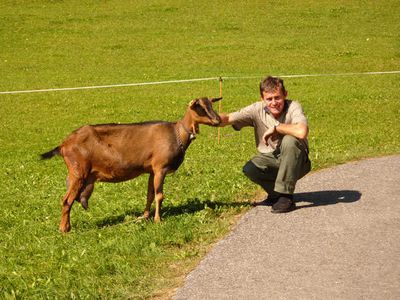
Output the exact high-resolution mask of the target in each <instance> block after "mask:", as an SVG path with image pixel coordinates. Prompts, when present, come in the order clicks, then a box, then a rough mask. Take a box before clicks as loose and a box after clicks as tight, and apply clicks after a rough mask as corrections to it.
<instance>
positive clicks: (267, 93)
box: [260, 76, 287, 118]
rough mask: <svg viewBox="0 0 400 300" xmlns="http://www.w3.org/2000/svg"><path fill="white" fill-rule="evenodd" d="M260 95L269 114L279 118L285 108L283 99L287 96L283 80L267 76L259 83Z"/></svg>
mask: <svg viewBox="0 0 400 300" xmlns="http://www.w3.org/2000/svg"><path fill="white" fill-rule="evenodd" d="M260 95H261V99H262V101H263V102H264V103H265V105H266V107H267V108H268V110H269V111H270V113H271V114H272V115H273V116H274V117H275V118H279V116H280V115H281V114H282V112H283V109H284V107H285V99H286V96H287V91H286V89H285V86H284V85H283V80H282V79H280V78H277V77H272V76H268V77H267V78H265V79H264V80H263V81H261V82H260Z"/></svg>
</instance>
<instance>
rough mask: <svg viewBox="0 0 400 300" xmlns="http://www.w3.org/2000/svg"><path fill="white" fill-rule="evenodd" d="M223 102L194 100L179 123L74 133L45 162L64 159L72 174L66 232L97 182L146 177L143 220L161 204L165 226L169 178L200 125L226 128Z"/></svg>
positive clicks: (66, 198) (65, 212) (157, 216)
mask: <svg viewBox="0 0 400 300" xmlns="http://www.w3.org/2000/svg"><path fill="white" fill-rule="evenodd" d="M220 99H221V98H216V99H208V98H199V99H195V100H192V101H191V102H190V104H189V106H188V109H187V111H186V113H185V115H184V117H183V119H182V120H179V121H177V122H174V123H172V122H163V121H153V122H143V123H133V124H103V125H87V126H83V127H81V128H79V129H77V130H75V131H74V132H72V133H71V134H70V135H69V136H68V137H67V138H66V139H65V140H64V142H63V143H62V144H61V145H60V146H58V147H56V148H54V149H53V150H51V151H49V152H46V153H43V154H42V155H41V157H42V159H49V158H51V157H53V156H55V155H61V156H62V157H63V158H64V161H65V164H66V165H67V169H68V177H67V192H66V194H65V195H64V197H63V200H62V213H61V223H60V230H61V231H62V232H68V231H70V230H71V223H70V211H71V207H72V204H73V203H74V201H75V200H77V201H78V202H81V204H82V206H83V207H84V208H85V209H87V207H88V200H89V197H90V195H91V194H92V192H93V187H94V183H95V182H96V181H103V182H121V181H126V180H129V179H133V178H135V177H137V176H139V175H141V174H143V173H149V174H150V176H149V181H148V190H147V204H146V208H145V210H144V213H143V217H144V218H146V219H147V218H149V216H150V208H151V204H152V203H153V201H154V199H155V200H156V209H155V216H154V221H155V222H159V221H160V210H161V204H162V201H163V199H164V194H163V183H164V179H165V176H166V175H167V173H170V172H174V171H176V170H177V169H178V167H179V166H180V165H181V163H182V162H183V159H184V156H185V151H186V149H187V148H188V147H189V145H190V143H191V141H192V140H193V139H194V138H195V135H196V133H198V132H199V124H206V125H211V126H218V125H219V124H220V122H221V119H220V117H219V115H218V114H217V113H216V112H215V111H214V110H213V108H212V102H215V101H218V100H220Z"/></svg>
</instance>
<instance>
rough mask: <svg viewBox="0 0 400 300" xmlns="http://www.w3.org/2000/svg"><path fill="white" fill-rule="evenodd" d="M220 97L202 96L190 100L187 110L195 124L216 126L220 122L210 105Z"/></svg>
mask: <svg viewBox="0 0 400 300" xmlns="http://www.w3.org/2000/svg"><path fill="white" fill-rule="evenodd" d="M221 99H222V98H211V99H210V98H207V97H202V98H198V99H195V100H192V101H191V102H190V103H189V111H190V114H191V117H192V120H193V121H194V122H195V123H196V124H205V125H211V126H218V125H219V124H220V123H221V118H220V117H219V115H218V113H216V112H215V111H214V109H213V107H212V104H213V103H214V102H217V101H219V100H221Z"/></svg>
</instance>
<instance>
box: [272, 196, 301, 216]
mask: <svg viewBox="0 0 400 300" xmlns="http://www.w3.org/2000/svg"><path fill="white" fill-rule="evenodd" d="M294 209H296V204H295V203H294V201H293V200H292V199H290V198H288V197H283V196H281V197H279V199H278V201H277V202H276V203H275V204H274V205H272V209H271V212H272V213H275V214H279V213H286V212H289V211H292V210H294Z"/></svg>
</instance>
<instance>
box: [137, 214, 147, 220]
mask: <svg viewBox="0 0 400 300" xmlns="http://www.w3.org/2000/svg"><path fill="white" fill-rule="evenodd" d="M137 220H138V221H148V220H149V214H143V215H141V216H140V217H138V218H137Z"/></svg>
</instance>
